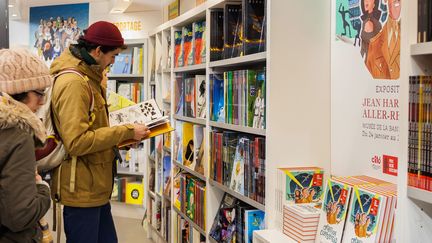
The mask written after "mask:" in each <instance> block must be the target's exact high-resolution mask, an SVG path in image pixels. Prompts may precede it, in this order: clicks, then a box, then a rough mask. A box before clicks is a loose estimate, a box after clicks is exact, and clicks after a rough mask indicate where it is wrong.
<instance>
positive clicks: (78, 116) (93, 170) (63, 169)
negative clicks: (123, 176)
mask: <svg viewBox="0 0 432 243" xmlns="http://www.w3.org/2000/svg"><path fill="white" fill-rule="evenodd" d="M124 48H125V45H124V39H123V37H122V35H121V33H120V31H119V30H118V29H117V27H116V26H115V25H113V24H111V23H109V22H105V21H99V22H96V23H94V24H92V25H90V26H89V28H88V29H87V30H85V31H84V35H83V36H81V37H80V38H79V40H78V43H77V44H74V45H71V46H70V47H69V49H67V50H65V51H64V52H63V53H62V54H61V55H60V57H58V58H57V59H56V60H55V61H54V62H53V63H52V65H51V73H52V74H53V75H55V76H56V80H55V83H54V87H53V89H52V98H51V108H52V113H53V120H54V123H55V127H56V130H57V131H58V134H59V136H60V138H61V140H62V142H63V144H64V146H65V149H66V152H67V156H66V157H65V160H64V161H63V162H62V164H61V165H60V166H59V167H58V168H56V169H55V170H54V174H53V186H52V189H53V190H52V192H53V197H54V198H55V200H56V201H57V202H60V203H61V204H63V205H64V211H63V216H64V227H65V228H64V231H65V233H66V238H67V242H104V243H112V242H118V240H117V235H116V230H115V226H114V222H113V219H112V215H111V206H110V203H109V200H110V195H111V192H112V187H113V181H114V176H115V174H116V170H117V168H116V157H117V155H118V150H117V148H116V147H117V145H118V144H120V143H121V142H123V141H125V140H131V139H134V140H136V141H140V140H142V139H144V138H146V137H147V136H148V134H149V133H150V131H149V130H148V128H147V127H146V126H145V125H141V124H127V125H119V126H113V127H109V122H108V111H107V107H106V103H107V102H106V97H105V93H106V90H105V88H104V87H103V86H102V85H101V81H102V79H103V71H104V70H105V69H106V68H107V67H108V66H109V65H111V64H113V63H114V58H115V56H116V55H117V54H118V53H119V52H120V51H121V50H122V49H124ZM73 158H75V159H73ZM58 188H59V189H58ZM58 223H61V222H58Z"/></svg>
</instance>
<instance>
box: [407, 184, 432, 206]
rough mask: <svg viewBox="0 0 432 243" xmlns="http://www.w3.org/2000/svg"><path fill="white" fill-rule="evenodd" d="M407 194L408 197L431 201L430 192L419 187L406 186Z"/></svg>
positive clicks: (431, 193) (431, 194)
mask: <svg viewBox="0 0 432 243" xmlns="http://www.w3.org/2000/svg"><path fill="white" fill-rule="evenodd" d="M407 194H408V197H409V198H412V199H416V200H420V201H423V202H427V203H432V192H430V191H426V190H423V189H420V188H416V187H412V186H408V188H407Z"/></svg>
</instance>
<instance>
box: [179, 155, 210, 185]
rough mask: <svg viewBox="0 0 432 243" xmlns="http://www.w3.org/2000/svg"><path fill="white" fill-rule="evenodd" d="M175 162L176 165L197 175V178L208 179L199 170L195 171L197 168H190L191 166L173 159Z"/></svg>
mask: <svg viewBox="0 0 432 243" xmlns="http://www.w3.org/2000/svg"><path fill="white" fill-rule="evenodd" d="M173 164H174V165H175V166H177V167H179V168H181V169H182V170H184V171H186V172H188V173H190V174H192V175H193V176H195V177H197V178H199V179H201V180H203V181H206V177H205V176H204V175H202V174H200V173H199V172H197V171H195V170H192V169H190V168H189V167H187V166H185V165H183V164H181V163H179V162H178V161H176V160H173Z"/></svg>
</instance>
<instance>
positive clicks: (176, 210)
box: [173, 207, 206, 235]
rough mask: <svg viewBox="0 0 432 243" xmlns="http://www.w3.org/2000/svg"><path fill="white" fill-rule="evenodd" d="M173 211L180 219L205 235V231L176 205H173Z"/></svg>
mask: <svg viewBox="0 0 432 243" xmlns="http://www.w3.org/2000/svg"><path fill="white" fill-rule="evenodd" d="M173 209H174V211H175V212H176V213H177V214H178V215H180V216H181V217H182V219H184V220H186V221H187V222H188V223H189V225H192V227H194V228H195V229H197V230H198V231H199V232H200V233H201V234H203V235H206V232H205V230H204V229H203V228H201V227H200V226H199V225H197V224H196V223H195V222H193V220H191V219H190V218H189V217H188V216H186V215H185V214H184V213H182V212H181V211H180V210H178V209H177V208H176V207H173Z"/></svg>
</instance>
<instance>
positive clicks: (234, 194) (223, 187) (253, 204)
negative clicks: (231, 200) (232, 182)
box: [209, 179, 265, 211]
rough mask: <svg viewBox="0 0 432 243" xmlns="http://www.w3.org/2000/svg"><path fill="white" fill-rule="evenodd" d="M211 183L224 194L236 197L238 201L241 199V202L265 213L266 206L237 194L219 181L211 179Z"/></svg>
mask: <svg viewBox="0 0 432 243" xmlns="http://www.w3.org/2000/svg"><path fill="white" fill-rule="evenodd" d="M209 182H210V185H212V186H214V187H216V188H218V189H219V190H222V191H224V192H226V193H228V194H230V195H232V196H234V197H235V198H237V199H239V200H241V201H243V202H245V203H247V204H249V205H250V206H253V207H255V208H257V209H259V210H262V211H265V206H264V205H263V204H261V203H258V202H257V201H255V200H253V199H251V198H249V197H246V196H243V195H242V194H240V193H239V192H236V191H234V190H232V189H230V188H229V187H227V186H224V185H222V184H220V183H219V182H217V181H214V180H212V179H210V180H209Z"/></svg>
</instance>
